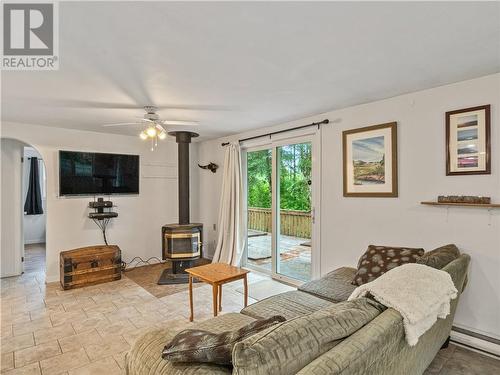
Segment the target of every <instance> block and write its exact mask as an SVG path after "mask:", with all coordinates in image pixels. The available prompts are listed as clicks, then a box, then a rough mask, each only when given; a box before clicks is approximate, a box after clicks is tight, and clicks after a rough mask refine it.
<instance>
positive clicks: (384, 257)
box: [352, 245, 424, 285]
mask: <svg viewBox="0 0 500 375" xmlns="http://www.w3.org/2000/svg"><path fill="white" fill-rule="evenodd" d="M422 255H424V249H420V248H418V249H415V248H410V247H392V246H375V245H370V246H368V249H367V250H366V252H365V253H364V254H363V255H362V256H361V258H359V262H358V270H357V271H356V275H354V278H353V280H352V283H353V284H354V285H363V284H366V283H368V282H370V281H373V280H375V279H376V278H377V277H379V276H380V275H383V274H384V273H385V272H387V271H389V270H391V269H393V268H395V267H397V266H401V265H402V264H406V263H415V262H416V261H417V259H418V258H420V257H421V256H422Z"/></svg>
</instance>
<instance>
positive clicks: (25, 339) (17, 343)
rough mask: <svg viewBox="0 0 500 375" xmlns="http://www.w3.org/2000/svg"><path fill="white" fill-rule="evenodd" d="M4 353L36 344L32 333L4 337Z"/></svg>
mask: <svg viewBox="0 0 500 375" xmlns="http://www.w3.org/2000/svg"><path fill="white" fill-rule="evenodd" d="M1 343H2V345H1V346H2V353H8V352H13V351H16V350H21V349H25V348H29V347H31V346H34V345H35V341H34V340H33V334H32V333H26V334H24V335H20V336H13V337H9V338H6V339H2V341H1Z"/></svg>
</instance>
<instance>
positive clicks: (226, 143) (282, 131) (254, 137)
mask: <svg viewBox="0 0 500 375" xmlns="http://www.w3.org/2000/svg"><path fill="white" fill-rule="evenodd" d="M329 122H330V120H328V119H324V120H323V121H319V122H312V123H310V124H307V125H301V126H296V127H295V128H290V129H283V130H278V131H275V132H271V133H267V134H260V135H255V136H253V137H248V138H243V139H239V140H238V142H244V141H249V140H251V139H256V138H261V137H267V136H269V137H271V136H273V135H275V134H280V133H285V132H289V131H292V130H297V129H303V128H308V127H309V126H317V127H318V129H319V126H320V125H322V124H328V123H329ZM229 143H230V142H224V143H221V145H222V146H227V145H228V144H229Z"/></svg>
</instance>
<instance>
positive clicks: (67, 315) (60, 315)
mask: <svg viewBox="0 0 500 375" xmlns="http://www.w3.org/2000/svg"><path fill="white" fill-rule="evenodd" d="M83 319H87V315H85V313H84V312H83V310H82V309H79V310H75V311H69V312H54V313H52V314H50V320H51V321H52V325H53V326H54V327H56V326H59V325H62V324H65V323H72V322H74V321H77V320H83Z"/></svg>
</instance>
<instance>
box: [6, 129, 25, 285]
mask: <svg viewBox="0 0 500 375" xmlns="http://www.w3.org/2000/svg"><path fill="white" fill-rule="evenodd" d="M24 146H25V145H24V144H23V143H21V142H18V141H16V140H13V139H2V140H1V144H0V149H1V150H0V151H1V156H2V157H1V159H0V164H1V166H0V168H1V181H0V186H1V202H0V206H1V211H2V216H1V217H2V222H1V233H0V236H1V249H0V253H1V273H0V277H8V276H14V275H20V274H21V272H22V263H21V257H22V255H23V247H24V243H23V230H22V223H23V220H22V202H23V201H22V196H21V192H22V190H21V189H22V163H21V158H22V156H23V149H24Z"/></svg>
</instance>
